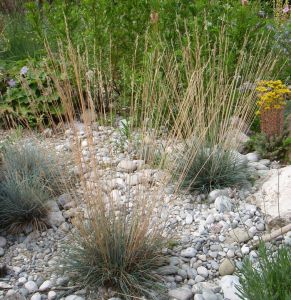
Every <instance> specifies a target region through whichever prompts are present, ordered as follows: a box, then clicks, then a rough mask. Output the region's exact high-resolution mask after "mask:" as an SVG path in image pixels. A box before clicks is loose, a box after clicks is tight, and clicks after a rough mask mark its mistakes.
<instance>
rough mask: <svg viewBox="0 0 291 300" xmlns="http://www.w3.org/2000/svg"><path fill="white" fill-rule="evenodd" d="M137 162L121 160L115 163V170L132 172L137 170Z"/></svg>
mask: <svg viewBox="0 0 291 300" xmlns="http://www.w3.org/2000/svg"><path fill="white" fill-rule="evenodd" d="M137 167H138V164H137V163H136V162H135V161H132V160H122V161H121V162H120V163H119V164H118V165H117V170H118V171H122V172H127V173H132V172H134V171H136V170H137Z"/></svg>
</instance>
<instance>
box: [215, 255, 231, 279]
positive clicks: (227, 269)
mask: <svg viewBox="0 0 291 300" xmlns="http://www.w3.org/2000/svg"><path fill="white" fill-rule="evenodd" d="M234 271H235V264H234V263H233V262H232V261H231V260H230V259H228V258H225V259H223V261H222V263H221V264H220V266H219V270H218V272H219V274H220V275H221V276H225V275H231V274H233V273H234Z"/></svg>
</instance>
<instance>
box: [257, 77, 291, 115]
mask: <svg viewBox="0 0 291 300" xmlns="http://www.w3.org/2000/svg"><path fill="white" fill-rule="evenodd" d="M256 90H257V92H258V96H259V99H258V101H257V104H258V106H259V110H258V111H257V113H258V114H260V113H261V111H262V110H270V109H282V108H283V107H284V106H285V105H286V99H287V97H286V96H287V95H291V91H290V90H289V89H288V88H287V87H286V85H285V84H283V83H282V81H281V80H275V81H273V80H270V81H265V80H263V81H260V82H259V83H258V86H257V88H256Z"/></svg>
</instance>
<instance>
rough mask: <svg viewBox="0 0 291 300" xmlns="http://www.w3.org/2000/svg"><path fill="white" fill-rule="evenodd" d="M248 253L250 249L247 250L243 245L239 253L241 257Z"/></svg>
mask: <svg viewBox="0 0 291 300" xmlns="http://www.w3.org/2000/svg"><path fill="white" fill-rule="evenodd" d="M249 252H250V248H249V247H248V246H247V245H243V246H242V247H241V253H242V254H243V255H246V254H249Z"/></svg>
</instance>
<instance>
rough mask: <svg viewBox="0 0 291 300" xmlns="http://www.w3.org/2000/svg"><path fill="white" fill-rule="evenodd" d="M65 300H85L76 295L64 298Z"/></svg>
mask: <svg viewBox="0 0 291 300" xmlns="http://www.w3.org/2000/svg"><path fill="white" fill-rule="evenodd" d="M65 300H85V299H84V298H83V297H80V296H77V295H69V296H67V297H66V298H65Z"/></svg>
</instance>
